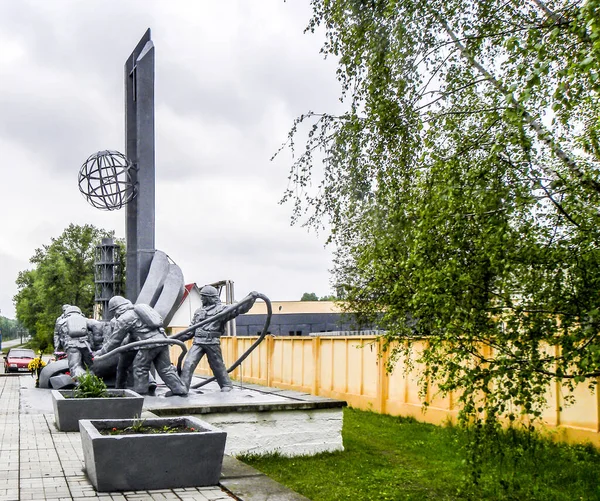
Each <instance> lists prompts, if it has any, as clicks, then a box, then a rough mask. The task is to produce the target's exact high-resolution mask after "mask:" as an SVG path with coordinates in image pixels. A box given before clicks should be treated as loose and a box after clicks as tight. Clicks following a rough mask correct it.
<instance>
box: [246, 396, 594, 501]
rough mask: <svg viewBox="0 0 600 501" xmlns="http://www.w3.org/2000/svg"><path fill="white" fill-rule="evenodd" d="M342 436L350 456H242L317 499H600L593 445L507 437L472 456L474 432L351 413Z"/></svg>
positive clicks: (494, 440)
mask: <svg viewBox="0 0 600 501" xmlns="http://www.w3.org/2000/svg"><path fill="white" fill-rule="evenodd" d="M343 437H344V448H345V451H344V452H336V453H324V454H319V455H317V456H313V457H300V458H284V457H281V456H277V455H274V456H268V457H255V456H244V457H241V458H240V459H241V460H242V461H244V462H246V463H248V464H250V465H252V466H253V467H255V468H257V469H258V470H260V471H262V472H264V473H266V474H267V475H269V476H270V477H272V478H273V479H275V480H277V481H279V482H281V483H282V484H284V485H287V486H288V487H290V488H291V489H293V490H295V491H296V492H299V493H301V494H303V495H304V496H306V497H308V498H309V499H312V500H313V501H330V500H331V501H333V500H343V499H353V500H378V501H389V500H415V501H417V500H429V499H431V500H433V499H435V500H453V499H490V500H491V499H507V500H508V499H511V500H521V499H522V500H540V501H552V500H565V501H574V500H596V499H598V500H600V454H599V453H598V451H596V450H595V449H594V448H592V447H586V446H575V447H572V446H567V445H564V444H555V443H552V442H550V441H547V440H541V439H536V438H533V439H532V437H531V436H529V435H527V434H522V433H511V432H506V433H502V434H500V435H494V436H493V438H491V439H489V440H487V441H478V443H479V445H480V446H479V447H478V449H477V451H476V454H475V455H474V456H473V455H471V456H469V455H468V454H466V452H465V447H464V445H465V444H466V443H467V442H468V440H469V437H471V438H472V437H473V434H472V432H471V433H470V434H467V433H465V432H464V431H462V430H460V429H458V428H456V427H438V426H433V425H428V424H424V423H419V422H416V421H414V420H411V419H403V418H398V417H392V416H386V415H380V414H375V413H372V412H364V411H359V410H356V409H350V408H348V409H345V410H344V428H343ZM473 457H475V459H476V460H475V465H474V466H471V465H472V461H470V460H468V458H471V459H472V458H473ZM477 471H480V472H481V475H480V476H478V477H477V482H474V480H473V479H474V477H473V475H472V473H473V472H477Z"/></svg>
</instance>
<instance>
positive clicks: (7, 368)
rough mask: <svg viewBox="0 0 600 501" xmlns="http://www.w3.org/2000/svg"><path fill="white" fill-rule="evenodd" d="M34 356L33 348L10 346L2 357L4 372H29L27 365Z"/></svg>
mask: <svg viewBox="0 0 600 501" xmlns="http://www.w3.org/2000/svg"><path fill="white" fill-rule="evenodd" d="M34 358H35V352H34V351H33V350H27V349H25V348H12V349H11V350H9V352H8V354H7V355H6V356H5V357H4V372H31V371H30V370H29V367H28V365H29V362H31V361H32V360H33V359H34Z"/></svg>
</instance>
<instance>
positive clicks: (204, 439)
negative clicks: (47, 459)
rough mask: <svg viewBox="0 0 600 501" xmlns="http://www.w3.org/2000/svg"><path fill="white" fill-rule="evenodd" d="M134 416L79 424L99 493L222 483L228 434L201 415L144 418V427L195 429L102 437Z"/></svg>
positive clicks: (88, 469) (90, 475)
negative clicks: (204, 419) (179, 426)
mask: <svg viewBox="0 0 600 501" xmlns="http://www.w3.org/2000/svg"><path fill="white" fill-rule="evenodd" d="M134 422H135V421H134V420H133V419H120V420H113V419H103V420H86V419H84V420H82V421H80V422H79V430H80V432H81V444H82V446H83V457H84V459H85V469H86V472H87V476H88V478H89V479H90V482H91V483H92V484H93V486H94V487H95V488H96V490H98V491H100V492H110V491H140V490H150V489H172V488H178V487H179V488H180V487H200V486H206V485H217V484H218V483H219V478H220V476H221V468H222V466H223V453H224V451H225V439H226V437H227V433H225V432H224V431H221V430H219V429H217V428H215V427H214V426H211V425H209V424H208V423H205V422H204V421H201V420H199V419H197V418H194V417H191V416H187V417H177V418H152V419H145V420H144V423H143V424H144V426H156V427H158V428H162V427H164V426H165V425H166V426H176V425H185V426H188V427H191V428H195V429H196V430H200V431H195V432H186V433H157V434H147V435H143V434H138V435H102V434H101V433H100V431H99V430H110V429H112V428H126V427H127V426H131V425H132V424H133V423H134Z"/></svg>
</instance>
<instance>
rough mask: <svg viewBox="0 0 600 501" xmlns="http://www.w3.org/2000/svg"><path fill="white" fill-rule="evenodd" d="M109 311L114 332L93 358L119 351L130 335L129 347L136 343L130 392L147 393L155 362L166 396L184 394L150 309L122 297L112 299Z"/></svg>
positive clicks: (158, 320)
mask: <svg viewBox="0 0 600 501" xmlns="http://www.w3.org/2000/svg"><path fill="white" fill-rule="evenodd" d="M108 308H109V311H110V312H111V313H113V314H114V318H115V320H114V324H113V325H112V328H113V330H112V333H111V335H110V337H109V339H108V340H105V342H104V344H103V346H102V348H101V349H100V350H99V351H97V352H96V353H95V354H94V357H95V358H96V357H101V356H104V355H105V354H108V353H110V352H112V351H113V350H115V351H116V349H118V348H121V345H122V343H123V340H124V339H125V337H126V336H127V335H129V336H130V340H131V341H132V343H129V344H138V351H137V353H136V355H135V358H134V359H133V390H134V391H135V392H137V393H140V394H142V395H144V394H147V393H148V387H149V377H150V366H151V365H152V364H153V363H154V367H155V368H156V371H157V372H158V373H159V375H160V377H161V378H162V380H163V381H164V383H165V384H166V385H167V386H168V387H169V390H170V391H169V392H168V393H167V395H166V396H171V395H179V396H185V395H187V393H188V390H187V388H186V387H185V385H184V384H183V383H182V382H181V379H179V376H178V375H177V371H176V370H175V367H174V366H173V364H172V363H171V358H170V356H169V348H168V346H167V345H166V344H165V343H164V341H166V340H167V336H166V335H165V331H164V329H163V326H162V318H161V317H160V315H159V314H158V313H157V312H156V311H155V310H154V309H153V308H152V307H151V306H149V305H147V304H136V305H133V304H132V303H131V301H129V300H128V299H125V298H124V297H122V296H114V297H112V298H111V300H110V301H109V303H108ZM127 347H128V345H124V346H123V347H122V348H127Z"/></svg>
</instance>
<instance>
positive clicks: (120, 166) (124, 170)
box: [79, 150, 137, 210]
mask: <svg viewBox="0 0 600 501" xmlns="http://www.w3.org/2000/svg"><path fill="white" fill-rule="evenodd" d="M133 168H134V167H133V164H132V163H131V162H130V161H129V160H128V158H127V157H126V156H125V155H123V154H122V153H119V152H118V151H112V150H104V151H99V152H97V153H94V154H93V155H91V156H90V157H89V158H88V159H87V160H86V161H85V162H84V163H83V165H82V166H81V169H80V170H79V191H81V193H82V194H83V196H84V197H85V198H86V200H87V201H88V202H89V203H90V204H92V205H93V206H94V207H96V208H97V209H102V210H118V209H120V208H121V207H123V206H124V205H126V204H127V203H129V202H131V201H132V200H133V199H134V198H135V196H136V194H137V190H136V186H135V182H134V181H133V178H132V172H131V171H132V169H133Z"/></svg>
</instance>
